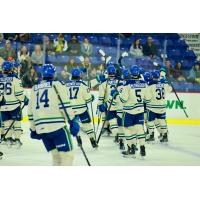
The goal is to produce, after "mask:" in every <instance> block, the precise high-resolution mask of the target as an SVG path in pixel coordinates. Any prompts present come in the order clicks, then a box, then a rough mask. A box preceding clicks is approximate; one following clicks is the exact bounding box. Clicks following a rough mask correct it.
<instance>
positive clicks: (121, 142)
mask: <svg viewBox="0 0 200 200" xmlns="http://www.w3.org/2000/svg"><path fill="white" fill-rule="evenodd" d="M119 149H120V150H125V146H124V142H123V139H120V140H119Z"/></svg>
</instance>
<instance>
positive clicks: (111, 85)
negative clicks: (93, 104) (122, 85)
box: [98, 78, 119, 111]
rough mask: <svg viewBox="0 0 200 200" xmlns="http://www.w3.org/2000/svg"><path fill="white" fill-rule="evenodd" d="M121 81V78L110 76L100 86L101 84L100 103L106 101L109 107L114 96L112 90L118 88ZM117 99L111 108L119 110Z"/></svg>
mask: <svg viewBox="0 0 200 200" xmlns="http://www.w3.org/2000/svg"><path fill="white" fill-rule="evenodd" d="M118 83H119V80H118V79H116V78H108V79H107V80H106V81H104V82H103V83H102V84H101V85H100V86H99V101H98V105H101V104H103V103H106V104H107V106H108V107H109V105H110V103H111V100H112V96H111V95H110V94H111V91H112V90H113V89H116V86H117V84H118ZM117 109H118V108H117V101H113V102H112V106H111V108H110V110H111V111H112V110H117Z"/></svg>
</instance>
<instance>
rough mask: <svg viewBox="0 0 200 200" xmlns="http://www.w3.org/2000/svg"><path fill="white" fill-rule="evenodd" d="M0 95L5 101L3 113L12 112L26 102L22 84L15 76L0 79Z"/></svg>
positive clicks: (5, 76)
mask: <svg viewBox="0 0 200 200" xmlns="http://www.w3.org/2000/svg"><path fill="white" fill-rule="evenodd" d="M0 93H1V96H0V100H2V101H3V105H2V106H1V111H12V110H14V109H16V108H17V107H19V106H20V105H21V102H22V101H24V89H23V87H22V82H21V80H20V79H18V78H16V77H15V76H13V75H3V76H2V77H0Z"/></svg>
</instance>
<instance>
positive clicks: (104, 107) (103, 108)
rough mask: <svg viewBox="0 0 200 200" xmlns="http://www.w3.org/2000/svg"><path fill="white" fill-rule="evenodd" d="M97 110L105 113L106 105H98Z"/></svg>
mask: <svg viewBox="0 0 200 200" xmlns="http://www.w3.org/2000/svg"><path fill="white" fill-rule="evenodd" d="M99 110H100V112H106V111H107V105H106V104H101V105H99Z"/></svg>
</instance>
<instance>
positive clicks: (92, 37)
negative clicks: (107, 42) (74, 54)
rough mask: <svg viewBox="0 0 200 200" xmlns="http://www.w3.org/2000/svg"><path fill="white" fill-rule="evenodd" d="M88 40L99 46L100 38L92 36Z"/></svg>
mask: <svg viewBox="0 0 200 200" xmlns="http://www.w3.org/2000/svg"><path fill="white" fill-rule="evenodd" d="M88 39H89V40H90V42H91V43H92V44H98V43H100V42H99V40H98V37H96V36H90V37H89V38H88Z"/></svg>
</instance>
